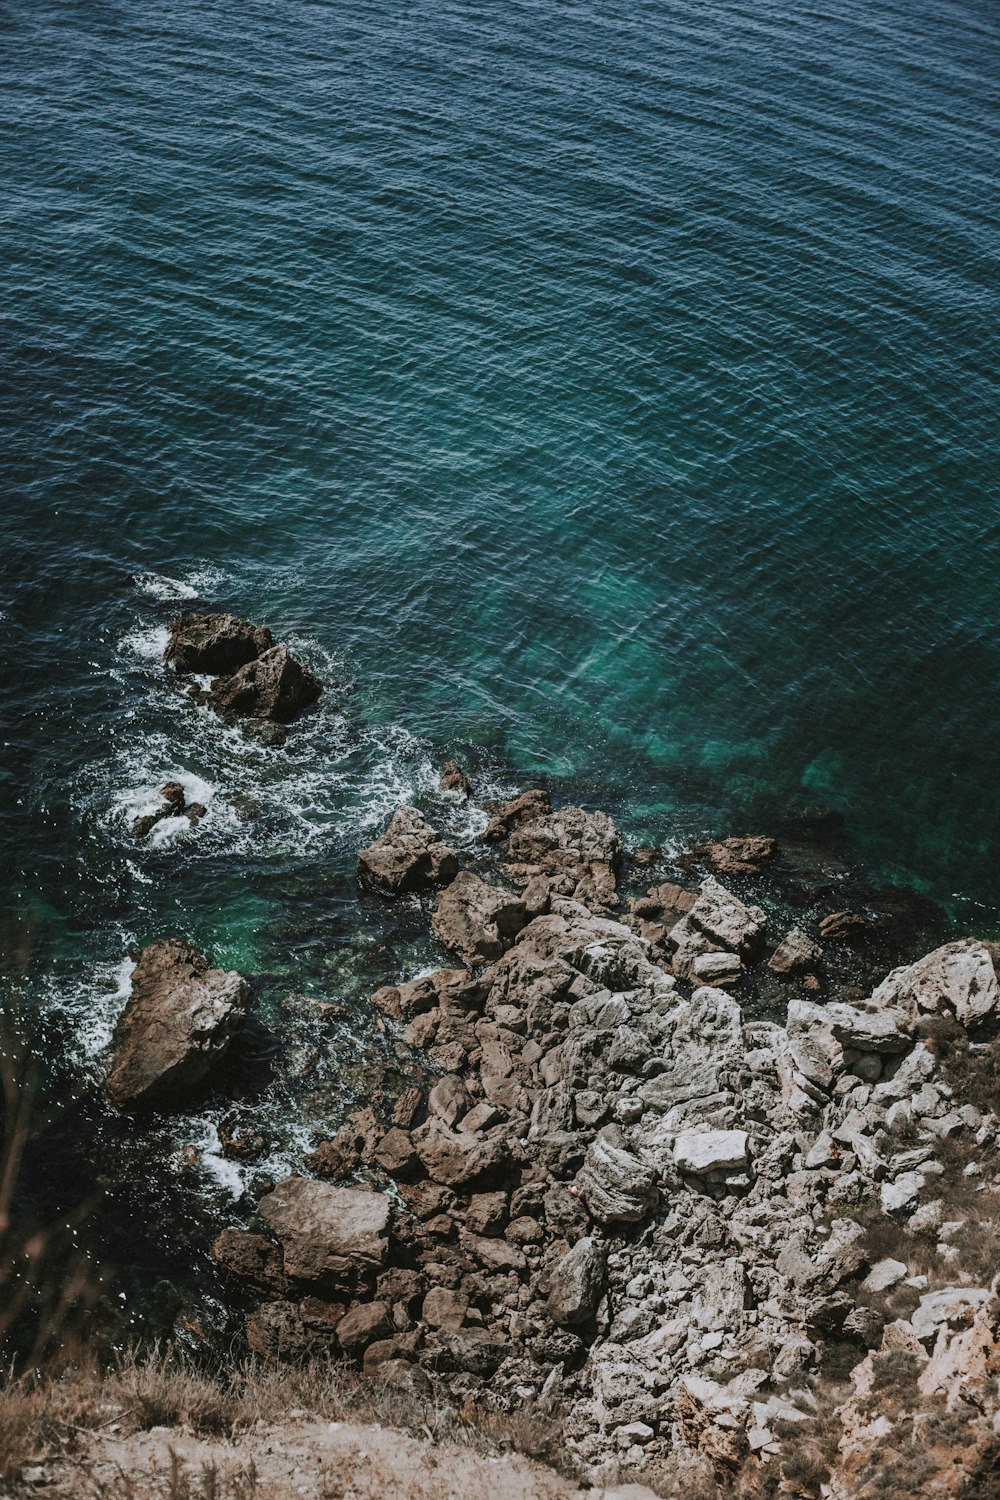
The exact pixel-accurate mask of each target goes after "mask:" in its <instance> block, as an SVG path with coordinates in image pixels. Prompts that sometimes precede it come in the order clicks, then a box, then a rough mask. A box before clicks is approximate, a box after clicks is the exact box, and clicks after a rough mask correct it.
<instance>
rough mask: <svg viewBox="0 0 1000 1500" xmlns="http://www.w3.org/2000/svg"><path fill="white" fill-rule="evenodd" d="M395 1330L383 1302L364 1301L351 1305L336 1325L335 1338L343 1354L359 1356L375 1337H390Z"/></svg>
mask: <svg viewBox="0 0 1000 1500" xmlns="http://www.w3.org/2000/svg"><path fill="white" fill-rule="evenodd" d="M394 1332H395V1330H394V1328H393V1326H392V1317H391V1315H390V1312H389V1307H388V1305H387V1304H386V1303H385V1302H365V1303H362V1304H361V1305H360V1306H359V1307H352V1308H351V1310H350V1312H349V1313H347V1314H345V1316H344V1317H343V1318H342V1319H341V1321H340V1322H339V1323H338V1325H337V1339H338V1341H339V1343H340V1347H341V1348H342V1349H343V1350H344V1352H345V1354H350V1355H353V1356H354V1357H355V1358H359V1357H360V1356H361V1355H362V1354H363V1353H364V1351H365V1349H367V1347H368V1345H369V1344H373V1343H374V1342H375V1340H376V1339H388V1338H391V1337H392V1335H393V1333H394Z"/></svg>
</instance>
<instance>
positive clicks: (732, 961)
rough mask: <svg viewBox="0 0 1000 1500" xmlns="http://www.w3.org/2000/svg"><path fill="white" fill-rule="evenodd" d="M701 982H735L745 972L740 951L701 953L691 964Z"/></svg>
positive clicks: (693, 974) (711, 983)
mask: <svg viewBox="0 0 1000 1500" xmlns="http://www.w3.org/2000/svg"><path fill="white" fill-rule="evenodd" d="M691 971H692V978H693V979H695V980H697V981H698V983H699V984H710V985H713V984H735V983H736V981H737V980H738V979H739V977H740V975H741V974H742V973H743V965H742V963H741V962H740V957H739V954H738V953H699V954H697V955H696V957H695V959H694V961H693V962H692V964H691Z"/></svg>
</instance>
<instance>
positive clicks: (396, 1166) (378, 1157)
mask: <svg viewBox="0 0 1000 1500" xmlns="http://www.w3.org/2000/svg"><path fill="white" fill-rule="evenodd" d="M372 1160H373V1161H375V1162H377V1163H378V1165H379V1166H380V1167H381V1168H382V1170H383V1172H387V1173H388V1175H389V1176H390V1177H397V1178H406V1177H416V1176H418V1175H419V1172H420V1167H421V1162H420V1158H419V1156H418V1155H417V1153H416V1151H415V1150H414V1149H413V1141H412V1140H411V1138H410V1136H409V1135H408V1134H407V1133H406V1131H405V1130H400V1129H399V1128H398V1127H396V1126H394V1127H393V1128H392V1130H388V1131H386V1133H385V1135H384V1136H383V1137H382V1139H381V1140H380V1141H379V1143H378V1145H377V1146H376V1148H375V1151H374V1153H373V1155H372Z"/></svg>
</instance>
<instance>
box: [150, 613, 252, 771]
mask: <svg viewBox="0 0 1000 1500" xmlns="http://www.w3.org/2000/svg"><path fill="white" fill-rule="evenodd" d="M169 631H170V640H169V641H168V643H167V649H166V651H165V652H164V660H165V661H166V662H168V663H169V665H170V666H172V667H173V668H174V670H175V671H177V672H179V673H182V674H183V673H189V672H197V673H204V674H205V675H207V676H212V677H215V676H219V675H228V674H230V673H232V672H237V671H239V669H240V667H243V666H245V665H246V663H247V662H251V661H256V660H257V658H258V657H259V656H263V654H264V652H265V651H270V649H271V647H272V646H273V645H274V637H273V636H272V635H271V632H270V631H269V630H268V628H267V626H266V625H251V623H250V621H249V620H241V619H239V618H238V617H237V616H236V615H227V614H199V613H197V612H196V611H195V612H192V613H190V614H186V615H181V616H180V618H179V619H176V620H171V622H170V626H169ZM182 800H183V798H182Z"/></svg>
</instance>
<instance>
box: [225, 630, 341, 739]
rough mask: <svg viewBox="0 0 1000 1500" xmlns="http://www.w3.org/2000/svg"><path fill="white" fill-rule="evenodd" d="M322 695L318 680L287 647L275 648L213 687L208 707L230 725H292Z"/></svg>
mask: <svg viewBox="0 0 1000 1500" xmlns="http://www.w3.org/2000/svg"><path fill="white" fill-rule="evenodd" d="M322 691H323V684H322V683H321V682H320V680H319V678H318V677H316V676H314V674H313V673H312V672H310V670H309V668H308V667H304V666H303V665H302V663H301V662H299V661H297V660H296V658H295V657H294V656H293V655H292V653H291V652H290V651H289V649H288V647H287V646H272V648H271V649H270V650H269V651H265V652H264V654H263V655H262V656H259V657H257V659H256V660H255V661H250V662H247V664H246V666H243V667H240V669H239V671H238V672H234V673H233V674H232V676H230V677H217V678H216V679H215V681H214V682H213V683H212V690H211V692H210V694H209V700H208V701H209V704H210V706H211V707H212V708H213V709H214V710H215V712H216V713H217V714H218V715H219V717H220V718H222V719H225V720H226V721H227V722H230V723H231V722H233V721H235V720H238V719H263V720H268V721H270V722H271V723H274V724H290V723H291V722H292V720H293V719H295V718H297V717H298V715H299V714H300V713H301V712H302V710H303V709H305V708H308V707H309V705H310V704H311V703H315V701H316V699H317V698H318V697H319V695H320V693H321V692H322Z"/></svg>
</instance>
